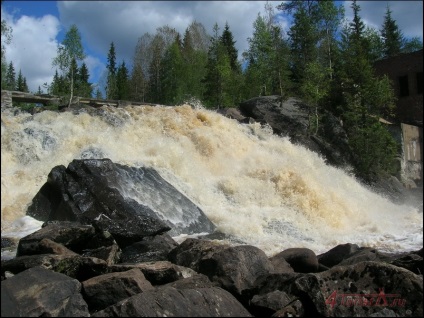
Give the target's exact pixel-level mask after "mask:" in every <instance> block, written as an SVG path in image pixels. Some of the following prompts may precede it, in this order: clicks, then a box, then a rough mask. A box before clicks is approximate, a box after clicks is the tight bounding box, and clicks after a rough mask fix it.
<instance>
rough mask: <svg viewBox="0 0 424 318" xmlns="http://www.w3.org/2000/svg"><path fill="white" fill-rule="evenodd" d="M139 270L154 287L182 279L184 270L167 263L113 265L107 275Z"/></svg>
mask: <svg viewBox="0 0 424 318" xmlns="http://www.w3.org/2000/svg"><path fill="white" fill-rule="evenodd" d="M134 268H136V269H139V270H141V272H142V273H143V274H144V277H146V279H147V280H148V281H149V282H150V283H151V284H152V285H154V286H156V285H164V284H168V283H171V282H174V281H176V280H179V279H182V278H184V274H185V272H186V270H185V269H184V268H182V267H181V266H177V265H175V264H172V263H171V262H168V261H157V262H145V263H138V264H115V265H112V266H109V267H108V271H109V273H112V272H122V271H128V270H130V269H134Z"/></svg>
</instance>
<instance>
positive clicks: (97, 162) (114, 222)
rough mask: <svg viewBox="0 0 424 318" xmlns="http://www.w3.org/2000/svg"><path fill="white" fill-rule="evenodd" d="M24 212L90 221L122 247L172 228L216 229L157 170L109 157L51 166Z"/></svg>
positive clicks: (178, 230) (46, 218)
mask: <svg viewBox="0 0 424 318" xmlns="http://www.w3.org/2000/svg"><path fill="white" fill-rule="evenodd" d="M27 214H28V215H30V216H32V217H34V218H35V219H38V220H41V221H54V220H58V221H78V222H81V223H82V224H91V225H93V226H94V227H95V228H96V229H99V230H103V231H108V232H109V233H111V234H112V235H113V237H114V238H115V239H116V241H117V242H118V243H120V245H121V246H125V245H129V244H132V243H134V242H138V241H140V240H142V239H143V237H146V236H154V235H157V234H161V233H164V232H166V231H169V230H171V228H172V230H171V232H170V234H172V235H177V234H180V233H186V234H192V233H200V232H212V231H213V230H214V225H213V224H212V223H211V222H210V221H209V220H208V219H207V217H206V216H205V215H204V213H203V212H202V211H201V210H200V209H199V208H198V207H197V206H196V205H195V204H194V203H192V202H191V201H190V200H189V199H188V198H187V197H185V196H184V195H183V194H181V193H180V192H178V191H177V190H176V189H175V188H174V187H173V186H171V185H170V184H169V183H168V182H167V181H166V180H164V179H163V178H162V177H161V176H160V175H159V174H158V173H157V172H156V171H155V170H153V169H150V168H131V167H127V166H124V165H120V164H115V163H113V162H112V161H111V160H109V159H87V160H73V161H72V162H71V163H70V164H69V166H68V168H65V167H64V166H56V167H54V168H53V169H52V171H51V172H50V174H49V176H48V180H47V182H46V183H45V184H44V185H43V187H42V188H41V189H40V191H39V192H38V193H37V195H36V196H35V197H34V199H33V202H32V204H31V205H30V206H29V208H28V210H27ZM170 220H172V222H171V221H170Z"/></svg>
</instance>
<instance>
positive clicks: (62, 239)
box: [16, 222, 95, 256]
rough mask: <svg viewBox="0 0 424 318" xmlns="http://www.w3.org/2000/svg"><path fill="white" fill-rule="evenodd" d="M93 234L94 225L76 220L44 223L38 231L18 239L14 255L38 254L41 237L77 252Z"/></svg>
mask: <svg viewBox="0 0 424 318" xmlns="http://www.w3.org/2000/svg"><path fill="white" fill-rule="evenodd" d="M94 235H95V229H94V227H92V226H91V225H82V224H80V223H78V222H55V223H50V224H46V225H45V226H43V227H42V228H41V229H39V230H38V231H36V232H34V233H31V234H29V235H27V236H25V237H23V238H21V239H20V240H19V244H18V251H17V253H16V256H23V255H34V254H40V246H39V242H40V241H41V240H42V239H49V240H51V241H53V242H56V243H59V244H62V245H63V246H65V247H66V248H68V249H70V250H71V251H74V252H76V253H79V252H81V250H82V249H84V248H85V245H86V244H87V242H89V241H91V239H92V238H93V236H94ZM41 254H42V253H41ZM46 254H49V253H46Z"/></svg>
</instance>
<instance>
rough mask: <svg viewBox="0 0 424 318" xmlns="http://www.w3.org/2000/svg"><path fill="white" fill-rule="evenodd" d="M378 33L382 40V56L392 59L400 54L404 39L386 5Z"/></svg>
mask: <svg viewBox="0 0 424 318" xmlns="http://www.w3.org/2000/svg"><path fill="white" fill-rule="evenodd" d="M380 32H381V37H382V38H383V45H384V56H385V57H393V56H396V55H398V54H400V53H401V51H402V43H403V42H404V39H403V35H402V33H401V31H400V30H399V27H398V25H397V23H396V21H395V20H394V19H393V18H392V11H391V10H390V7H389V5H388V4H387V9H386V15H385V16H384V23H383V26H382V29H381V31H380Z"/></svg>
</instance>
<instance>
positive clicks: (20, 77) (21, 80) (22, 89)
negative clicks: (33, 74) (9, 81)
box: [16, 70, 26, 92]
mask: <svg viewBox="0 0 424 318" xmlns="http://www.w3.org/2000/svg"><path fill="white" fill-rule="evenodd" d="M25 84H26V83H25V81H24V77H23V75H22V72H21V70H19V73H18V79H17V80H16V90H17V91H19V92H25V91H26V87H25V86H26V85H25Z"/></svg>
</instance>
